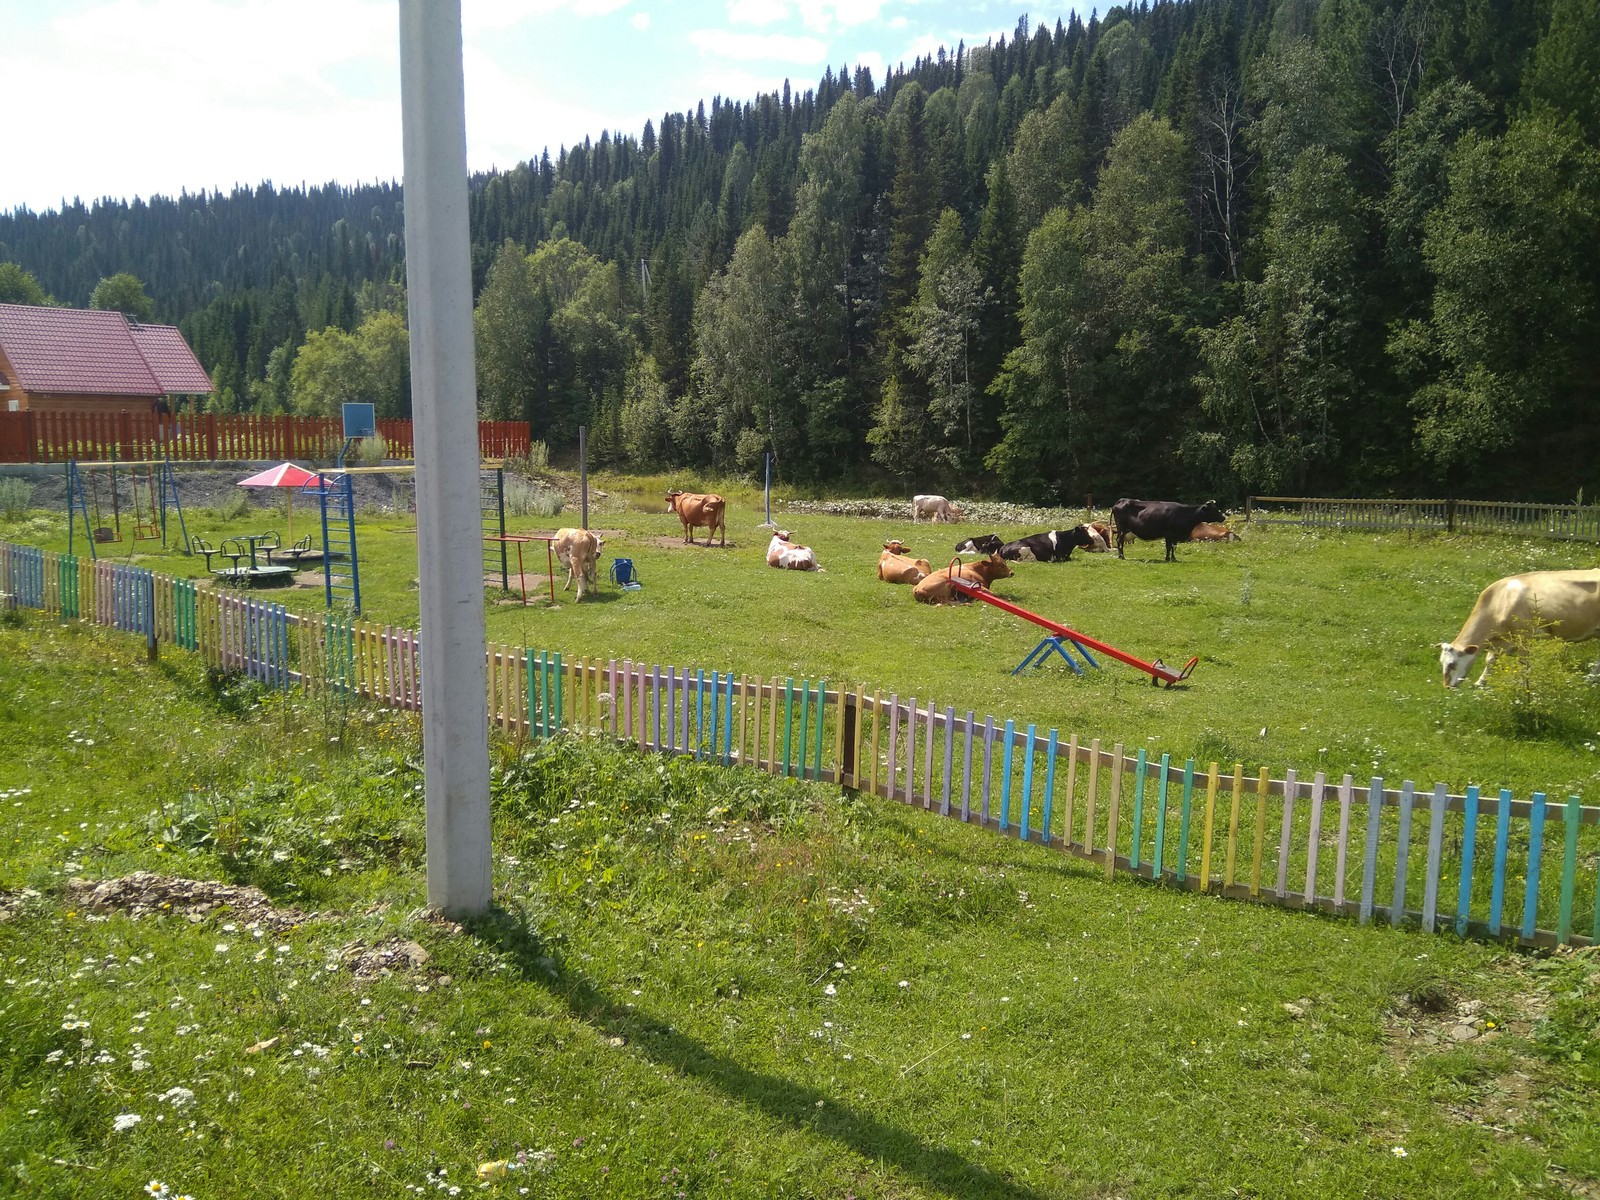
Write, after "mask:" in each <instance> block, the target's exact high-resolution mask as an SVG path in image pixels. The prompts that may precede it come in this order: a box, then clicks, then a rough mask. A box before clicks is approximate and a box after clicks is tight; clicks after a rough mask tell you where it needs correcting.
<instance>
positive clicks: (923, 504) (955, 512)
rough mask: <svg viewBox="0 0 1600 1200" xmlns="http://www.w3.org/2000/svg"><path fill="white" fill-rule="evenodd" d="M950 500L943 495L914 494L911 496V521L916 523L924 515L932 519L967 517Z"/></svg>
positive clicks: (954, 519)
mask: <svg viewBox="0 0 1600 1200" xmlns="http://www.w3.org/2000/svg"><path fill="white" fill-rule="evenodd" d="M966 515H967V514H966V513H964V512H962V511H961V510H960V509H959V508H957V507H956V506H955V505H954V504H951V503H950V501H948V500H946V499H945V498H944V497H943V496H913V497H911V523H912V524H913V525H915V524H916V523H917V522H918V521H920V520H922V518H923V517H927V518H928V519H929V520H930V521H950V522H952V523H954V522H956V521H960V520H962V519H964V518H965V517H966Z"/></svg>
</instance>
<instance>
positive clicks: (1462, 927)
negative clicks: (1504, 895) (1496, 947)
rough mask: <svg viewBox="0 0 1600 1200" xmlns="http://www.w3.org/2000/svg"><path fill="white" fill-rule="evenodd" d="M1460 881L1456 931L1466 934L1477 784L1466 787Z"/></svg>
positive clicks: (1476, 812)
mask: <svg viewBox="0 0 1600 1200" xmlns="http://www.w3.org/2000/svg"><path fill="white" fill-rule="evenodd" d="M1461 822H1462V823H1461V882H1460V884H1459V885H1458V887H1457V890H1456V933H1457V934H1458V935H1459V936H1461V937H1466V936H1467V926H1468V925H1469V924H1470V923H1471V921H1472V857H1473V851H1474V850H1475V849H1476V844H1477V839H1478V785H1477V784H1473V785H1472V786H1471V787H1469V788H1468V789H1467V795H1466V800H1465V803H1464V804H1463V805H1462V818H1461Z"/></svg>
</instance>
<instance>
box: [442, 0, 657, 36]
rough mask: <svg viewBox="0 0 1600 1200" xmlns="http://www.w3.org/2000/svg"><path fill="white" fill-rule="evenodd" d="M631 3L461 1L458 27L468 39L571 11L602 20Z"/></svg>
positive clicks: (604, 0) (610, 0)
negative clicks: (459, 25)
mask: <svg viewBox="0 0 1600 1200" xmlns="http://www.w3.org/2000/svg"><path fill="white" fill-rule="evenodd" d="M630 2H631V0H462V5H461V28H462V32H463V34H464V35H465V37H466V38H467V40H469V41H470V40H471V39H472V38H473V37H474V36H475V35H477V34H480V33H490V32H495V31H500V30H506V29H514V28H515V27H516V26H518V25H521V24H523V23H524V22H525V21H531V20H533V19H535V18H536V17H548V16H550V15H551V14H553V13H558V12H571V13H574V14H576V15H577V16H580V17H603V16H607V15H609V14H610V13H614V12H616V11H617V10H618V9H621V8H626V7H627V6H628V4H629V3H630Z"/></svg>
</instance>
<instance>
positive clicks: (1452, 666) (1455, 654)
mask: <svg viewBox="0 0 1600 1200" xmlns="http://www.w3.org/2000/svg"><path fill="white" fill-rule="evenodd" d="M1477 657H1478V648H1477V647H1476V646H1462V647H1460V648H1459V649H1458V648H1457V647H1455V646H1452V645H1451V644H1450V643H1449V642H1440V643H1439V670H1440V672H1441V673H1442V674H1443V676H1444V685H1445V687H1447V688H1453V687H1456V686H1457V685H1458V684H1460V682H1461V681H1462V680H1463V679H1465V678H1466V677H1467V672H1468V671H1470V670H1472V663H1473V660H1474V659H1476V658H1477Z"/></svg>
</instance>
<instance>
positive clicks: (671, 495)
mask: <svg viewBox="0 0 1600 1200" xmlns="http://www.w3.org/2000/svg"><path fill="white" fill-rule="evenodd" d="M727 505H728V502H727V501H726V500H724V499H723V498H722V497H721V496H718V495H716V494H715V493H710V494H707V495H700V494H699V493H697V492H680V491H671V492H668V493H667V511H668V512H674V513H677V514H678V520H680V521H682V522H683V540H684V541H685V542H687V543H688V544H689V545H691V546H692V545H694V531H695V530H696V529H697V528H699V527H700V526H701V525H704V526H705V527H706V545H708V546H709V545H711V535H712V534H713V533H715V532H716V531H717V530H719V529H720V530H721V531H722V538H721V540H720V541H719V542H718V543H717V544H718V545H719V546H726V545H727V544H728V526H727V522H726V521H725V520H724V519H723V510H724V509H725V508H726V507H727Z"/></svg>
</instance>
